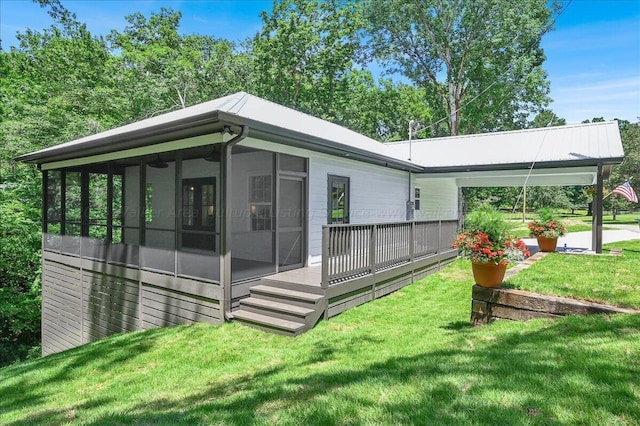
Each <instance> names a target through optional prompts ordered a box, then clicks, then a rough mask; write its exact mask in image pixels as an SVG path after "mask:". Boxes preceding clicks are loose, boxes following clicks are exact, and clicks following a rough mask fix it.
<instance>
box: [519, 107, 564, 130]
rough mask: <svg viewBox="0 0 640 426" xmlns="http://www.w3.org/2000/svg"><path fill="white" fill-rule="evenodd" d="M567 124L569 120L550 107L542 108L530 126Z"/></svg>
mask: <svg viewBox="0 0 640 426" xmlns="http://www.w3.org/2000/svg"><path fill="white" fill-rule="evenodd" d="M565 124H567V120H565V119H564V118H560V117H558V116H557V115H556V114H555V113H554V112H553V111H551V110H550V109H543V110H541V111H540V112H539V113H538V114H536V116H535V117H534V119H533V120H531V122H530V123H529V125H528V127H530V128H541V127H553V126H564V125H565Z"/></svg>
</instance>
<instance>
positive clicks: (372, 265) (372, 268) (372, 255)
mask: <svg viewBox="0 0 640 426" xmlns="http://www.w3.org/2000/svg"><path fill="white" fill-rule="evenodd" d="M377 236H378V225H372V226H371V235H370V236H369V273H370V274H371V275H373V274H375V273H376V245H377V240H378V238H377Z"/></svg>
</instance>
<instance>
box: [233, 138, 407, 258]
mask: <svg viewBox="0 0 640 426" xmlns="http://www.w3.org/2000/svg"><path fill="white" fill-rule="evenodd" d="M241 144H242V145H245V146H251V147H255V148H259V149H265V150H269V151H274V152H282V153H286V154H290V155H296V156H299V157H304V158H308V159H309V215H308V217H309V219H308V223H307V226H308V230H309V231H308V240H307V246H308V255H309V263H310V264H313V263H319V262H320V260H321V255H322V253H321V250H322V225H326V224H327V185H328V175H336V176H344V177H348V178H349V185H350V191H351V194H350V199H349V201H350V204H351V205H350V217H351V223H376V222H397V221H403V220H405V219H406V202H407V197H408V194H409V172H405V171H400V170H395V169H391V168H388V167H382V166H376V165H373V164H367V163H363V162H360V161H355V160H350V159H347V158H341V157H336V156H331V155H328V154H322V153H318V152H315V151H309V150H306V149H299V148H292V147H287V146H284V145H279V144H275V143H271V142H265V141H260V140H257V139H252V138H247V139H245V140H244V141H242V142H241Z"/></svg>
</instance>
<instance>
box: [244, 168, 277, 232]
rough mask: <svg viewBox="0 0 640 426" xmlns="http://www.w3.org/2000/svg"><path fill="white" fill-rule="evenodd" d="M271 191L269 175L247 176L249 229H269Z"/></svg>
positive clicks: (270, 224) (270, 222)
mask: <svg viewBox="0 0 640 426" xmlns="http://www.w3.org/2000/svg"><path fill="white" fill-rule="evenodd" d="M272 192H273V191H272V179H271V175H260V176H249V214H250V217H251V225H250V226H251V231H270V230H271V228H272V220H271V217H272V214H271V210H272V208H271V207H272V206H271V203H272Z"/></svg>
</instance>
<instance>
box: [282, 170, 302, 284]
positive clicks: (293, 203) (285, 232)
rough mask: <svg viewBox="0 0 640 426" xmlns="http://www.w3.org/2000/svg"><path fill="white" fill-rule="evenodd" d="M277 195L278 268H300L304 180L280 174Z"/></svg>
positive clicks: (284, 269)
mask: <svg viewBox="0 0 640 426" xmlns="http://www.w3.org/2000/svg"><path fill="white" fill-rule="evenodd" d="M279 180H280V182H279V186H280V188H279V196H278V218H277V224H278V270H279V271H286V270H288V269H295V268H300V267H302V266H303V263H304V261H303V255H304V216H305V215H304V205H305V180H304V178H303V177H297V176H282V175H281V176H280V179H279Z"/></svg>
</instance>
